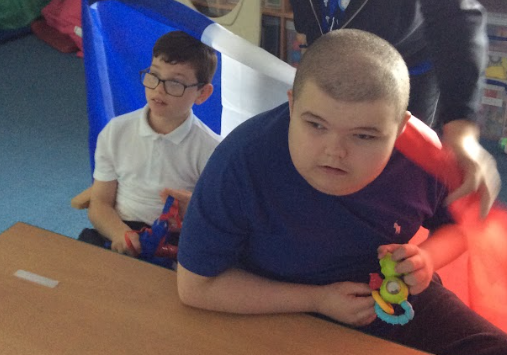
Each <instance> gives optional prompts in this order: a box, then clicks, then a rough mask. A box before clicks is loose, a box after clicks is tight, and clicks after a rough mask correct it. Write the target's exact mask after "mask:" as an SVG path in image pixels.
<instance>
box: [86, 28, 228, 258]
mask: <svg viewBox="0 0 507 355" xmlns="http://www.w3.org/2000/svg"><path fill="white" fill-rule="evenodd" d="M216 66H217V56H216V53H215V51H214V50H213V49H212V48H210V47H208V46H206V45H205V44H203V43H201V42H200V41H199V40H197V39H195V38H194V37H192V36H190V35H188V34H186V33H185V32H181V31H175V32H170V33H167V34H165V35H163V36H162V37H160V38H159V39H158V40H157V42H156V43H155V46H154V47H153V56H152V62H151V65H150V67H149V68H147V69H145V70H143V71H141V83H142V84H143V86H144V87H145V93H146V100H147V105H146V106H145V107H144V108H141V109H139V110H136V111H134V112H130V113H127V114H125V115H122V116H118V117H116V118H114V119H112V120H111V121H110V122H109V123H108V124H107V125H106V127H105V128H104V129H103V130H102V132H101V133H100V134H99V137H98V140H97V149H96V151H95V170H94V173H93V177H94V183H93V185H92V192H91V199H90V206H89V209H88V218H89V219H90V221H91V223H92V224H93V226H94V228H95V229H85V230H83V232H81V234H80V236H79V238H78V239H79V240H81V241H85V242H88V243H91V244H94V245H99V246H104V244H105V243H106V242H107V241H111V250H113V251H116V252H118V253H125V254H131V251H130V249H129V248H128V247H127V245H126V242H125V234H126V233H128V236H129V239H130V240H131V241H132V244H133V246H134V247H135V248H136V249H138V250H139V248H140V245H139V236H138V235H137V234H135V233H129V232H131V231H132V230H139V229H141V228H142V227H145V226H149V225H150V224H151V223H153V221H154V220H155V219H156V218H157V217H159V216H160V214H161V212H162V208H163V202H162V200H161V197H160V193H161V192H162V191H163V190H164V189H165V188H171V189H177V190H186V191H193V190H194V186H195V184H196V183H197V179H198V178H199V176H200V175H201V172H202V170H203V169H204V166H205V165H206V162H207V161H208V159H209V157H210V155H211V153H212V152H213V150H214V149H215V147H216V146H217V145H218V143H219V142H220V137H219V136H218V135H217V134H215V133H214V132H213V131H211V130H210V129H209V128H208V127H207V126H206V125H205V124H204V123H203V122H202V121H200V120H199V119H198V118H197V117H196V116H195V115H194V114H193V112H192V106H193V105H194V104H198V105H199V104H201V103H203V102H204V101H206V100H207V99H208V97H209V96H210V95H211V94H212V93H213V85H212V84H211V79H212V78H213V75H214V73H215V70H216Z"/></svg>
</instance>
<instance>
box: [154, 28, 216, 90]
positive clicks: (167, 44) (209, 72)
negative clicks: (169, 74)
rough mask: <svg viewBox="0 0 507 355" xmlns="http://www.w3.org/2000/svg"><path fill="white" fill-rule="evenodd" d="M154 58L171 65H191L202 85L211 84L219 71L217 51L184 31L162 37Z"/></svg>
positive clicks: (156, 45) (156, 44) (157, 44)
mask: <svg viewBox="0 0 507 355" xmlns="http://www.w3.org/2000/svg"><path fill="white" fill-rule="evenodd" d="M153 58H160V59H162V60H163V61H164V62H166V63H171V64H176V63H188V64H190V65H191V66H192V67H193V68H194V70H195V76H196V78H197V80H198V81H199V83H202V84H208V83H210V82H211V80H212V79H213V75H215V71H216V69H217V55H216V53H215V50H214V49H213V48H211V47H209V46H207V45H205V44H204V43H202V42H201V41H199V40H198V39H196V38H195V37H192V36H191V35H189V34H187V33H186V32H183V31H173V32H169V33H166V34H165V35H163V36H162V37H160V38H159V39H158V40H157V42H155V46H154V47H153Z"/></svg>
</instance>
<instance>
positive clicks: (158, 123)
mask: <svg viewBox="0 0 507 355" xmlns="http://www.w3.org/2000/svg"><path fill="white" fill-rule="evenodd" d="M189 115H190V112H187V113H186V114H184V115H182V116H178V117H171V118H168V117H161V116H156V115H153V113H152V112H151V111H150V112H149V114H148V124H149V125H150V127H151V129H153V130H154V131H155V132H157V133H159V134H169V133H171V132H172V131H174V130H175V129H176V128H178V127H179V126H181V125H182V124H183V122H185V120H186V119H187V118H188V116H189Z"/></svg>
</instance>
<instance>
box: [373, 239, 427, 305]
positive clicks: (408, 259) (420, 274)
mask: <svg viewBox="0 0 507 355" xmlns="http://www.w3.org/2000/svg"><path fill="white" fill-rule="evenodd" d="M377 251H378V258H379V259H382V258H383V257H384V256H385V255H386V254H387V253H391V254H392V256H391V259H392V260H393V261H397V262H398V265H396V268H395V270H396V272H398V273H400V274H403V275H404V276H403V281H404V282H405V283H406V284H407V286H408V289H409V291H410V294H412V295H417V294H418V293H421V292H422V291H424V290H425V289H426V288H427V287H428V285H429V284H430V282H431V279H432V277H433V271H434V267H433V260H432V259H431V257H430V255H429V254H428V253H427V252H426V251H425V250H423V249H421V248H419V247H418V246H417V245H414V244H389V245H381V246H380V247H379V248H378V250H377Z"/></svg>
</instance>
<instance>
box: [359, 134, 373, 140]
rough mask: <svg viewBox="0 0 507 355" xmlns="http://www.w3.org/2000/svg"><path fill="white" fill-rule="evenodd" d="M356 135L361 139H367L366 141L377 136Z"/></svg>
mask: <svg viewBox="0 0 507 355" xmlns="http://www.w3.org/2000/svg"><path fill="white" fill-rule="evenodd" d="M354 136H355V137H356V138H359V139H361V140H365V141H367V140H372V139H375V138H377V137H375V136H372V135H371V134H355V135H354Z"/></svg>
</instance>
